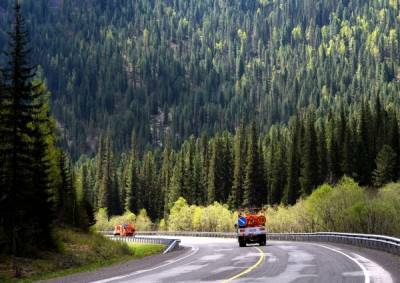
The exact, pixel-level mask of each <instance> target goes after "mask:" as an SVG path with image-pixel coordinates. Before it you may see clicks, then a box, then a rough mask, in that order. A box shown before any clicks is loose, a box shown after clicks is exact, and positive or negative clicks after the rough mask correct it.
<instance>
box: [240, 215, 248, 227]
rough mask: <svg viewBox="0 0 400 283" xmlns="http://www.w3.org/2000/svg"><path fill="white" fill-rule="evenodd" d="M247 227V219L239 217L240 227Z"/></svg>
mask: <svg viewBox="0 0 400 283" xmlns="http://www.w3.org/2000/svg"><path fill="white" fill-rule="evenodd" d="M246 225H247V219H246V217H239V219H238V226H239V227H241V228H244V227H246Z"/></svg>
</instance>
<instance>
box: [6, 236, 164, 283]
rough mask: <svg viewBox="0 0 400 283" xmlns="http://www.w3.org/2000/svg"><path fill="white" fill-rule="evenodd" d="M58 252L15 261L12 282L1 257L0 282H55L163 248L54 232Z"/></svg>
mask: <svg viewBox="0 0 400 283" xmlns="http://www.w3.org/2000/svg"><path fill="white" fill-rule="evenodd" d="M54 234H55V238H56V239H57V241H58V243H59V245H60V246H61V248H60V250H59V251H57V252H55V251H50V252H49V251H45V252H40V253H39V255H38V256H37V257H35V258H22V257H20V258H18V261H19V263H20V265H21V273H22V274H21V278H18V279H16V278H13V275H12V272H11V270H12V269H11V265H12V261H11V259H10V258H8V257H2V264H1V266H0V278H2V280H3V281H4V282H32V281H41V280H46V279H51V278H59V277H63V276H67V275H69V274H74V273H81V272H89V271H94V270H96V269H98V268H101V267H105V266H111V265H113V264H116V263H122V262H125V261H129V260H132V259H135V258H142V257H143V256H148V255H152V254H157V253H160V252H161V251H162V250H163V249H164V248H165V246H164V245H150V244H129V245H127V244H125V243H122V242H118V241H112V240H110V239H107V238H106V237H104V236H102V235H100V234H97V233H83V232H80V231H77V230H72V229H56V230H55V233H54Z"/></svg>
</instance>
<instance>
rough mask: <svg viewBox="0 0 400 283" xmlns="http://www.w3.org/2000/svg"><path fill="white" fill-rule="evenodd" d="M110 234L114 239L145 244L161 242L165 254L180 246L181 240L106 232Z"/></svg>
mask: <svg viewBox="0 0 400 283" xmlns="http://www.w3.org/2000/svg"><path fill="white" fill-rule="evenodd" d="M102 233H103V234H106V235H108V236H109V238H110V239H112V240H114V241H121V242H127V243H144V244H160V245H165V246H166V248H165V250H164V252H163V253H164V254H166V253H169V252H171V251H173V250H175V249H177V248H178V247H179V244H180V243H181V240H178V239H164V238H147V237H136V236H135V237H121V236H114V235H112V233H104V232H102Z"/></svg>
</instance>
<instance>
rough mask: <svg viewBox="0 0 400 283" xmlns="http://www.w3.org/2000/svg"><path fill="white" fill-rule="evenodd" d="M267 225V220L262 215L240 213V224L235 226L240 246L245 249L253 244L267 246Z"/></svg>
mask: <svg viewBox="0 0 400 283" xmlns="http://www.w3.org/2000/svg"><path fill="white" fill-rule="evenodd" d="M265 223H266V218H265V216H264V214H262V213H254V212H247V213H239V216H238V222H237V224H236V225H235V228H236V230H237V237H238V242H239V246H240V247H245V246H246V245H247V244H252V243H258V244H259V245H260V246H265V245H266V243H267V232H266V229H265Z"/></svg>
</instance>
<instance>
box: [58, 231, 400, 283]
mask: <svg viewBox="0 0 400 283" xmlns="http://www.w3.org/2000/svg"><path fill="white" fill-rule="evenodd" d="M179 238H180V239H181V241H182V242H181V245H182V246H185V248H184V249H182V250H180V251H176V252H172V253H170V254H167V255H160V256H153V257H149V258H145V259H143V260H141V261H132V262H130V263H127V264H125V265H120V266H114V267H109V268H106V269H102V270H99V271H96V272H90V273H83V274H78V275H72V276H69V277H65V278H62V279H57V280H52V281H50V282H93V283H108V282H126V283H140V282H143V283H151V282H168V283H170V282H252V283H253V282H276V283H285V282H324V283H325V282H326V283H329V282H335V283H336V282H362V283H372V282H374V283H377V282H382V283H391V282H399V281H398V280H399V279H400V258H399V257H396V256H393V255H390V254H387V253H384V252H379V251H373V250H368V249H360V248H355V247H351V246H347V245H346V246H345V245H333V244H322V243H306V242H278V241H270V242H268V243H267V246H265V247H259V246H258V245H254V246H247V247H245V248H240V247H239V245H238V243H237V241H236V240H234V239H216V238H190V237H179Z"/></svg>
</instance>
